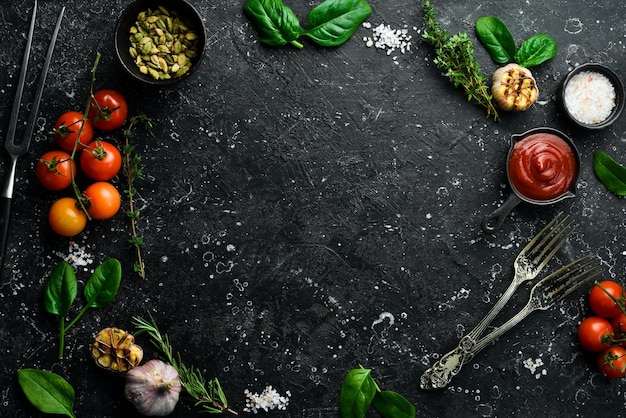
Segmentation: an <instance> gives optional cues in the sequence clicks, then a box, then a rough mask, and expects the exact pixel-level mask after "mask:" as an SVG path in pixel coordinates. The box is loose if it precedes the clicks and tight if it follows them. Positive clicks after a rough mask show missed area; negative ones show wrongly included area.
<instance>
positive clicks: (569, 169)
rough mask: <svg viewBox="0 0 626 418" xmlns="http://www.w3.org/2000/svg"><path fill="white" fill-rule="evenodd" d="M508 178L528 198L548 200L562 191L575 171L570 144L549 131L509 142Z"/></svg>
mask: <svg viewBox="0 0 626 418" xmlns="http://www.w3.org/2000/svg"><path fill="white" fill-rule="evenodd" d="M508 170H509V180H510V182H511V185H512V186H513V187H514V188H515V189H516V190H517V192H518V193H519V194H520V195H521V196H523V197H526V198H528V199H533V200H552V199H554V198H557V197H559V196H561V195H562V194H564V193H566V192H567V191H568V190H569V189H570V187H571V186H572V183H573V182H574V179H575V177H576V173H577V172H578V162H577V159H576V156H575V154H574V150H573V149H572V147H571V146H570V145H569V144H568V143H567V142H566V141H565V140H564V139H562V138H560V137H559V136H557V135H554V134H550V133H535V134H532V135H529V136H527V137H526V138H524V139H522V140H520V141H519V142H517V143H516V144H515V145H514V146H513V150H512V152H511V155H510V157H509V163H508Z"/></svg>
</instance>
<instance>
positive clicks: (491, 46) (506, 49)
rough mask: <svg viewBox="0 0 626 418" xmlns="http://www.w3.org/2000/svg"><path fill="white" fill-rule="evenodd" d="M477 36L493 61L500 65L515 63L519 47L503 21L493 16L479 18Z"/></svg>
mask: <svg viewBox="0 0 626 418" xmlns="http://www.w3.org/2000/svg"><path fill="white" fill-rule="evenodd" d="M476 35H477V36H478V39H479V40H480V42H481V43H482V44H483V45H484V46H485V49H486V50H487V52H489V55H490V56H491V59H492V60H494V61H495V62H497V63H498V64H505V63H507V62H511V61H513V57H515V53H516V51H517V47H516V46H515V40H514V39H513V35H512V34H511V31H510V30H509V28H508V27H507V26H506V24H505V23H504V22H503V21H501V20H500V19H498V18H497V17H493V16H484V17H481V18H479V19H478V20H476Z"/></svg>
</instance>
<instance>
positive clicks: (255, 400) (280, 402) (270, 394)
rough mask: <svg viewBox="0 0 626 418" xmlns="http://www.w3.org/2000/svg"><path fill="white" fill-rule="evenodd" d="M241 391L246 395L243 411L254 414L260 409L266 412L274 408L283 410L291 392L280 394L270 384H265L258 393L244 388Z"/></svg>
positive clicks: (287, 403)
mask: <svg viewBox="0 0 626 418" xmlns="http://www.w3.org/2000/svg"><path fill="white" fill-rule="evenodd" d="M243 393H244V395H246V406H245V407H244V408H243V410H244V412H252V413H255V414H256V413H258V412H260V411H265V412H268V411H271V410H274V409H277V410H279V411H285V410H286V409H287V405H289V398H290V397H291V392H289V391H287V392H286V395H285V396H281V395H280V394H279V393H278V391H276V389H274V388H273V387H272V386H271V385H270V386H267V387H266V388H265V389H264V390H263V392H261V393H260V394H259V393H252V392H250V391H249V390H248V389H246V390H244V392H243Z"/></svg>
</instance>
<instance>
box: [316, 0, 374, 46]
mask: <svg viewBox="0 0 626 418" xmlns="http://www.w3.org/2000/svg"><path fill="white" fill-rule="evenodd" d="M371 13H372V8H371V7H370V5H369V4H368V3H367V2H366V1H365V0H324V1H323V2H322V3H320V4H319V5H318V6H317V7H315V8H314V9H313V10H311V12H310V13H309V16H308V26H307V30H306V31H305V32H304V35H306V36H308V37H309V38H311V40H313V42H315V43H316V44H318V45H321V46H339V45H341V44H343V43H344V42H346V41H347V40H348V39H349V38H350V37H351V36H352V34H354V31H356V29H357V28H358V27H359V25H360V24H361V23H363V21H364V20H365V19H367V17H368V16H369V15H370V14H371Z"/></svg>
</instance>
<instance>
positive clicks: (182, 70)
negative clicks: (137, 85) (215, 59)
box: [129, 6, 199, 80]
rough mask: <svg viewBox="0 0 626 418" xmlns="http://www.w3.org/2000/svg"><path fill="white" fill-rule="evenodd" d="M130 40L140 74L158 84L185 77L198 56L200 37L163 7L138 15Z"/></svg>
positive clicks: (130, 32)
mask: <svg viewBox="0 0 626 418" xmlns="http://www.w3.org/2000/svg"><path fill="white" fill-rule="evenodd" d="M129 40H130V42H131V46H130V48H129V54H130V56H131V58H133V59H134V60H135V63H136V65H137V67H138V68H139V71H140V72H141V73H142V74H148V75H149V76H150V77H152V78H154V79H159V80H166V79H169V78H172V77H180V76H182V75H184V74H186V73H187V72H188V71H189V68H190V67H191V64H192V60H193V59H194V58H196V57H197V56H198V52H199V50H198V40H199V36H198V33H196V32H194V31H193V30H192V29H191V28H190V27H189V26H188V25H187V24H186V23H185V22H183V21H182V20H181V19H180V16H178V15H177V13H176V12H175V11H172V10H169V9H167V8H166V7H163V6H158V8H157V9H147V10H145V11H142V12H140V13H138V14H137V21H136V22H135V24H134V25H133V26H132V27H131V29H130V30H129Z"/></svg>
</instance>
